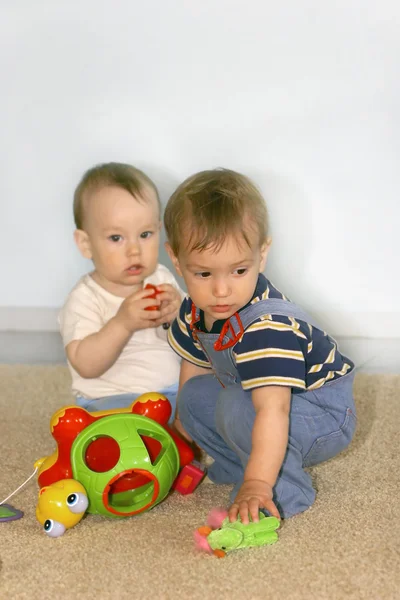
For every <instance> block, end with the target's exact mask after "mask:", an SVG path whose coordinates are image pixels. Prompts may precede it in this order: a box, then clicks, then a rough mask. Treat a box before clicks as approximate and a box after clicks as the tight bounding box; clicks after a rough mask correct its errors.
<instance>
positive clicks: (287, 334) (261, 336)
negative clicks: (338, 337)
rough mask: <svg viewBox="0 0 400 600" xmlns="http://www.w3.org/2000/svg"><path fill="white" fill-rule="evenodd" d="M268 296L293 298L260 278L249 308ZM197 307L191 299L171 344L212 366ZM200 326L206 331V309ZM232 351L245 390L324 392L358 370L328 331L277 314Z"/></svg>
mask: <svg viewBox="0 0 400 600" xmlns="http://www.w3.org/2000/svg"><path fill="white" fill-rule="evenodd" d="M268 298H279V299H282V300H288V299H287V298H286V297H285V296H284V295H283V294H282V293H281V292H279V291H278V290H277V289H276V288H275V287H274V286H273V285H272V284H271V283H270V282H269V281H268V279H266V277H265V276H264V275H262V274H260V275H259V277H258V282H257V285H256V289H255V291H254V295H253V298H252V299H251V300H250V302H249V303H248V304H247V305H246V306H248V305H249V304H254V303H255V302H259V301H260V300H266V299H268ZM192 306H193V302H192V300H191V299H190V298H189V297H186V298H185V300H184V301H183V302H182V305H181V308H180V312H179V316H178V317H177V318H176V319H175V321H174V323H173V324H172V327H171V328H170V329H169V333H168V341H169V343H170V345H171V347H172V348H173V350H175V352H176V353H177V354H178V355H179V356H181V357H182V358H184V359H185V360H187V361H189V362H191V363H193V364H195V365H198V366H200V367H205V368H210V363H209V361H208V358H207V356H206V355H205V353H204V352H203V350H202V347H201V345H200V343H199V342H198V341H197V340H195V339H194V338H193V336H192V332H191V329H190V325H191V322H192ZM243 308H245V307H243ZM241 310H243V309H241ZM239 315H240V311H239ZM224 323H225V321H224V320H218V321H215V323H214V324H213V327H212V329H211V331H209V332H208V333H220V332H221V330H222V327H223V325H224ZM196 326H197V327H198V329H199V330H200V331H204V332H207V329H206V327H205V323H204V314H203V312H202V311H200V321H199V322H198V323H197V324H196ZM232 353H233V358H234V360H235V363H236V368H237V370H238V373H239V377H240V379H241V384H242V387H243V389H245V390H251V389H253V388H256V387H264V386H266V385H282V386H288V387H291V388H292V391H293V393H300V392H302V391H304V390H313V389H316V388H319V387H321V386H323V385H324V384H325V383H327V382H329V381H333V380H335V379H338V378H339V377H342V376H343V375H345V374H346V373H349V372H350V371H352V370H353V369H354V363H353V362H352V361H351V360H350V359H348V358H347V357H346V356H344V355H343V354H341V353H340V352H339V349H338V347H337V343H336V342H335V340H334V339H333V338H331V337H330V336H329V335H328V334H327V333H326V332H325V331H322V330H320V329H317V328H316V327H313V326H312V325H310V324H309V323H306V322H305V321H302V320H296V319H294V318H293V317H283V316H278V315H270V314H265V315H263V316H262V317H260V318H258V319H256V320H255V321H254V322H253V323H252V324H251V325H249V326H248V327H247V329H246V330H245V332H244V334H243V335H242V337H241V338H240V340H239V341H238V342H237V344H236V345H235V347H234V348H233V352H232Z"/></svg>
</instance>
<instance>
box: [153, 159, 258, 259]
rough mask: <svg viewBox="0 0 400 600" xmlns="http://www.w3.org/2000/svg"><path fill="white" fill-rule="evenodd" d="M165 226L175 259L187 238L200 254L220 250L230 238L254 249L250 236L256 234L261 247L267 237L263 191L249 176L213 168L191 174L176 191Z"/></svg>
mask: <svg viewBox="0 0 400 600" xmlns="http://www.w3.org/2000/svg"><path fill="white" fill-rule="evenodd" d="M164 225H165V230H166V232H167V236H168V241H169V243H170V245H171V248H172V251H173V253H174V254H175V256H178V254H179V251H180V250H181V247H182V240H183V236H184V235H185V238H186V239H185V242H187V243H188V249H189V250H199V251H200V252H201V251H202V250H205V249H206V248H215V250H218V249H219V248H220V247H221V245H222V244H223V243H224V241H225V239H226V238H227V237H228V236H229V235H234V236H235V237H236V238H237V239H238V242H240V238H241V239H244V241H245V242H246V243H247V245H248V246H250V247H251V246H252V241H251V239H250V237H249V233H255V234H256V235H257V238H258V243H259V245H260V247H261V246H262V245H263V244H264V243H265V242H266V240H267V236H268V212H267V207H266V205H265V201H264V198H263V197H262V194H261V192H260V191H259V190H258V189H257V187H256V186H255V185H254V184H253V183H252V181H251V180H250V179H249V178H248V177H246V176H245V175H242V174H240V173H237V172H235V171H231V170H229V169H212V170H209V171H201V172H200V173H196V174H195V175H192V176H191V177H189V178H188V179H186V180H185V181H184V182H183V183H182V184H181V185H180V186H179V187H178V188H177V189H176V190H175V192H174V193H173V194H172V196H171V198H170V199H169V201H168V204H167V206H166V208H165V213H164ZM252 239H254V238H253V236H252ZM253 243H254V242H253Z"/></svg>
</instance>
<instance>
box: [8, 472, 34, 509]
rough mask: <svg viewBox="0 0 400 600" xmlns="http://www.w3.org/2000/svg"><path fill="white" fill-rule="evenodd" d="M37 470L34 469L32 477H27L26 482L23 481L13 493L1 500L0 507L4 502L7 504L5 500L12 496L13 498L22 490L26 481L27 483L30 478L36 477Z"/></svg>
mask: <svg viewBox="0 0 400 600" xmlns="http://www.w3.org/2000/svg"><path fill="white" fill-rule="evenodd" d="M37 470H38V467H36V468H35V470H34V471H33V473H32V475H29V477H28V479H27V480H26V481H24V483H22V484H21V485H20V486H19V487H17V489H16V490H15V491H14V492H13V493H12V494H10V495H9V496H7V498H4V500H2V501H1V502H0V506H1V505H2V504H4V502H7V500H9V499H10V498H12V497H13V496H14V495H15V494H16V493H17V492H19V490H20V489H21V488H23V487H24V485H26V484H27V483H28V481H29V480H30V479H32V477H34V476H35V475H36V473H37Z"/></svg>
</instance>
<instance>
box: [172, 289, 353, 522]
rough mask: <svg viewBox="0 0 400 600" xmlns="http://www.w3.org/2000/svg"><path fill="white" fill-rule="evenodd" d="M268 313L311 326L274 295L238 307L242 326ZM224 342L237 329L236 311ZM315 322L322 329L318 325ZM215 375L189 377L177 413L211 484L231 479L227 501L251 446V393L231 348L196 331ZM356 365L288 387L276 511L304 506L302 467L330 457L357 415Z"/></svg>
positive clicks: (308, 500)
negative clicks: (200, 452)
mask: <svg viewBox="0 0 400 600" xmlns="http://www.w3.org/2000/svg"><path fill="white" fill-rule="evenodd" d="M266 314H273V315H281V316H287V317H294V318H295V319H299V320H303V321H305V322H306V323H309V324H311V325H313V326H314V327H317V326H316V325H314V323H313V320H312V319H310V317H309V316H308V315H306V314H305V313H304V312H303V310H302V309H300V308H299V307H297V306H296V305H295V304H293V303H291V302H287V301H285V300H278V299H270V300H262V301H260V302H257V303H255V304H251V305H250V306H248V307H246V308H245V309H243V310H242V311H241V312H240V319H241V322H242V325H243V329H244V330H246V328H247V327H248V326H249V325H250V324H251V323H252V322H254V321H255V320H256V319H257V318H259V317H260V316H261V315H266ZM229 322H230V331H228V333H227V334H226V335H225V336H224V338H223V340H222V344H223V346H224V345H225V344H227V343H229V341H230V340H232V339H234V338H235V336H236V337H237V336H238V334H239V329H240V323H238V321H237V319H236V317H235V315H234V316H232V317H231V318H230V319H229ZM318 329H320V328H318ZM195 336H196V337H197V339H198V341H199V342H200V344H201V346H202V348H203V350H204V352H205V353H206V354H207V356H208V358H209V361H210V363H211V365H212V369H213V372H214V374H212V375H211V374H210V375H200V376H198V377H193V378H192V379H190V380H188V381H187V382H186V383H185V385H184V386H183V387H182V390H181V391H180V393H179V396H178V406H179V416H180V419H181V421H182V424H183V426H184V428H185V430H186V431H187V432H188V433H189V434H190V435H191V437H192V438H193V439H194V440H195V442H196V443H197V444H198V445H199V446H200V447H201V448H203V449H204V450H205V451H206V452H207V453H208V454H209V455H210V456H211V457H212V458H214V463H213V464H212V466H211V467H210V468H209V470H208V475H209V477H210V479H211V480H212V481H214V482H215V483H234V484H235V486H234V488H233V491H232V494H231V500H232V501H233V499H234V498H235V496H236V494H237V492H238V490H239V488H240V486H241V484H242V482H243V475H244V470H245V468H246V465H247V462H248V460H249V456H250V452H251V434H252V429H253V424H254V419H255V411H254V407H253V403H252V400H251V392H250V391H244V390H243V388H242V386H241V384H240V378H239V374H238V371H237V369H236V366H235V361H234V358H233V354H232V350H233V348H232V347H231V348H227V349H222V350H216V349H215V347H214V345H215V344H216V342H217V341H218V338H220V334H212V333H203V332H200V331H196V332H195ZM353 380H354V369H353V370H352V371H351V372H350V373H349V374H347V375H344V376H342V377H340V378H339V379H336V380H334V381H332V382H329V383H326V384H325V385H324V386H323V387H321V388H318V389H316V390H310V391H305V392H302V393H299V394H292V400H291V408H290V416H289V423H290V424H289V441H288V447H287V452H286V455H285V458H284V461H283V464H282V468H281V470H280V472H279V475H278V478H277V481H276V484H275V487H274V502H275V504H276V505H277V507H278V510H279V512H280V514H281V516H282V517H284V518H285V517H286V518H287V517H290V516H292V515H295V514H297V513H300V512H302V511H304V510H306V509H307V508H309V507H310V506H311V505H312V504H313V502H314V499H315V490H314V489H313V487H312V482H311V478H310V476H309V474H308V473H306V471H305V470H304V467H308V466H311V465H315V464H317V463H320V462H323V461H325V460H328V459H329V458H332V457H333V456H335V455H336V454H338V453H339V452H340V451H341V450H343V449H344V448H345V447H346V446H347V445H348V444H349V443H350V441H351V439H352V437H353V434H354V431H355V426H356V416H355V407H354V400H353V393H352V387H353Z"/></svg>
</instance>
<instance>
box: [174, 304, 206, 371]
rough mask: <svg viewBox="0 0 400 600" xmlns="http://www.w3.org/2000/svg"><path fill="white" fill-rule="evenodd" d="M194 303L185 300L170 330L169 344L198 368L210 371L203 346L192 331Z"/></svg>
mask: <svg viewBox="0 0 400 600" xmlns="http://www.w3.org/2000/svg"><path fill="white" fill-rule="evenodd" d="M191 310H192V301H191V300H190V298H185V299H184V300H183V302H182V304H181V307H180V310H179V315H178V316H177V318H176V319H175V321H174V322H173V323H172V325H171V327H170V328H169V330H168V342H169V345H170V346H171V348H172V349H173V350H174V351H175V352H176V353H177V354H178V355H179V356H180V357H181V358H184V359H185V360H187V361H188V362H190V363H193V364H194V365H197V366H198V367H203V368H205V369H207V368H208V369H210V368H211V366H210V363H209V361H208V358H207V357H206V355H205V354H204V352H203V350H202V349H201V346H200V345H199V343H198V342H196V341H195V340H194V339H193V336H192V332H191V330H190V323H191V319H192V315H191Z"/></svg>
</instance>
